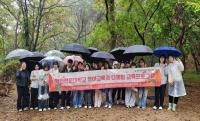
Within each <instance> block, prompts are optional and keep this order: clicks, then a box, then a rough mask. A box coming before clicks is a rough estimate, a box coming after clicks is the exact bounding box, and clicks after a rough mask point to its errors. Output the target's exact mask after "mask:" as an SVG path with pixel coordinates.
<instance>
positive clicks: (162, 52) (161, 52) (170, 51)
mask: <svg viewBox="0 0 200 121" xmlns="http://www.w3.org/2000/svg"><path fill="white" fill-rule="evenodd" d="M154 55H156V56H158V57H160V56H165V57H168V56H170V55H171V56H173V57H179V56H180V55H181V51H180V50H178V49H177V48H175V47H170V46H162V47H158V48H156V49H155V50H154Z"/></svg>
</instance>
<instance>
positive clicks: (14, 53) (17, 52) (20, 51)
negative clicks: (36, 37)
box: [6, 49, 33, 59]
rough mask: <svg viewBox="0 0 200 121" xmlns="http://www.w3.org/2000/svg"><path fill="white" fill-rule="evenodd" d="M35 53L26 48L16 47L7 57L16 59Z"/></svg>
mask: <svg viewBox="0 0 200 121" xmlns="http://www.w3.org/2000/svg"><path fill="white" fill-rule="evenodd" d="M30 55H33V54H32V52H30V51H28V50H25V49H16V50H13V51H11V52H9V53H8V55H7V56H6V59H15V58H19V59H21V58H22V57H24V56H30Z"/></svg>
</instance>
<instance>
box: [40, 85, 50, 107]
mask: <svg viewBox="0 0 200 121" xmlns="http://www.w3.org/2000/svg"><path fill="white" fill-rule="evenodd" d="M42 95H43V96H42ZM44 95H46V96H44ZM38 96H39V97H38V98H39V100H38V107H39V109H44V108H49V106H48V98H49V96H48V86H46V85H44V86H39V88H38ZM40 96H41V97H40ZM47 96H48V97H47ZM41 98H42V99H41Z"/></svg>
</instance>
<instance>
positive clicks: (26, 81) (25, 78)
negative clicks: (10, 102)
mask: <svg viewBox="0 0 200 121" xmlns="http://www.w3.org/2000/svg"><path fill="white" fill-rule="evenodd" d="M16 79H17V81H16V86H17V110H18V111H19V112H21V111H22V110H28V107H29V85H30V73H29V72H28V71H27V70H26V62H22V63H21V68H20V69H19V70H18V71H17V73H16Z"/></svg>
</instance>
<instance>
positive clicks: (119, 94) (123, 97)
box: [112, 88, 125, 101]
mask: <svg viewBox="0 0 200 121" xmlns="http://www.w3.org/2000/svg"><path fill="white" fill-rule="evenodd" d="M116 93H117V100H120V97H121V93H122V100H125V88H115V89H113V92H112V100H113V101H114V99H115V95H116Z"/></svg>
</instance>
